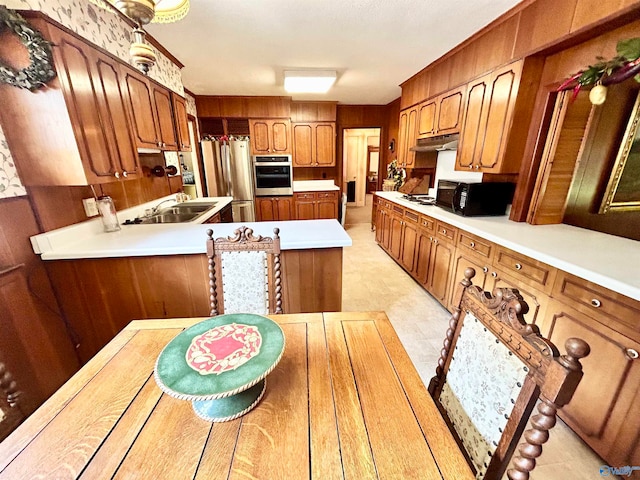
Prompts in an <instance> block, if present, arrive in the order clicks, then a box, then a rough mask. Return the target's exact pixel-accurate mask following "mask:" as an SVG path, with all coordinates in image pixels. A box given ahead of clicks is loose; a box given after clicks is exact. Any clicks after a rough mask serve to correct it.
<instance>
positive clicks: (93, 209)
mask: <svg viewBox="0 0 640 480" xmlns="http://www.w3.org/2000/svg"><path fill="white" fill-rule="evenodd" d="M82 205H83V206H84V213H86V214H87V217H95V216H96V215H99V214H100V212H98V205H97V204H96V199H95V198H83V199H82Z"/></svg>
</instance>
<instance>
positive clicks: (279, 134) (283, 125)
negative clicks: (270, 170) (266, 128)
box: [270, 120, 291, 153]
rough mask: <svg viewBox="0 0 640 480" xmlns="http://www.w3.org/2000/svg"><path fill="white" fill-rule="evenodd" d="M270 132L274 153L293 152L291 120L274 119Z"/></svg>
mask: <svg viewBox="0 0 640 480" xmlns="http://www.w3.org/2000/svg"><path fill="white" fill-rule="evenodd" d="M270 133H271V151H272V152H273V153H291V122H290V121H289V120H273V121H272V122H271V132H270Z"/></svg>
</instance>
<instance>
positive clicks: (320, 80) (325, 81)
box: [284, 70, 337, 93]
mask: <svg viewBox="0 0 640 480" xmlns="http://www.w3.org/2000/svg"><path fill="white" fill-rule="evenodd" d="M336 76H337V75H336V71H335V70H295V71H294V70H285V71H284V89H285V90H286V91H287V92H289V93H327V92H328V91H329V89H330V88H331V86H332V85H333V84H334V83H335V81H336Z"/></svg>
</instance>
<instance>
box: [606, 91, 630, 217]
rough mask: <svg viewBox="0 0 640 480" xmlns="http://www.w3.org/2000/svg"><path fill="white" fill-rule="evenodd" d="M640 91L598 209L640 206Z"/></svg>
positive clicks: (624, 209) (620, 209)
mask: <svg viewBox="0 0 640 480" xmlns="http://www.w3.org/2000/svg"><path fill="white" fill-rule="evenodd" d="M639 124H640V92H638V95H637V97H636V101H635V104H634V107H633V111H632V113H631V117H630V118H629V122H628V124H627V128H626V130H625V133H624V136H623V138H622V142H621V145H620V149H619V150H618V155H617V157H616V160H615V163H614V165H613V169H612V170H611V176H610V178H609V182H608V184H607V188H606V191H605V194H604V198H603V200H602V204H601V205H600V211H599V213H611V212H616V211H625V212H628V211H637V210H640V129H639V128H638V125H639Z"/></svg>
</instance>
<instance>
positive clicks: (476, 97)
mask: <svg viewBox="0 0 640 480" xmlns="http://www.w3.org/2000/svg"><path fill="white" fill-rule="evenodd" d="M490 84H491V75H485V76H484V77H481V78H479V79H477V80H475V81H473V82H471V83H470V84H469V85H468V88H467V101H466V104H465V110H464V125H463V127H462V133H461V135H460V143H459V145H458V154H457V158H456V169H457V170H461V169H473V168H474V166H475V165H474V164H475V163H477V160H476V159H477V158H478V157H479V156H480V152H481V151H482V144H483V141H484V133H485V130H484V129H485V128H486V126H485V125H484V124H483V118H484V116H485V110H486V109H487V104H488V99H487V97H488V94H489V86H490ZM478 168H479V167H478Z"/></svg>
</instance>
